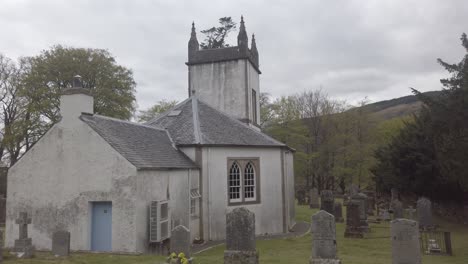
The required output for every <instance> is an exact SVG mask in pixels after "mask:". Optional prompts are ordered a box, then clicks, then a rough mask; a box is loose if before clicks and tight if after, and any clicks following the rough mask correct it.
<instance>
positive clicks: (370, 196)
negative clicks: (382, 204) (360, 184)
mask: <svg viewBox="0 0 468 264" xmlns="http://www.w3.org/2000/svg"><path fill="white" fill-rule="evenodd" d="M364 194H365V195H367V215H374V209H375V193H374V192H365V193H364Z"/></svg>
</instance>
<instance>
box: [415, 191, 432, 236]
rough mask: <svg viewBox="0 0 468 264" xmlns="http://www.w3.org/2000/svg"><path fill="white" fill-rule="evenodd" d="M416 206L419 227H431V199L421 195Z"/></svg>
mask: <svg viewBox="0 0 468 264" xmlns="http://www.w3.org/2000/svg"><path fill="white" fill-rule="evenodd" d="M416 208H417V212H418V222H419V227H420V228H422V229H426V228H431V227H432V226H433V225H434V224H433V222H432V207H431V201H429V199H427V198H425V197H421V198H420V199H419V200H418V201H417V203H416Z"/></svg>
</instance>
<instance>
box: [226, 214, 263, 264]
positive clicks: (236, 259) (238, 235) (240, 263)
mask: <svg viewBox="0 0 468 264" xmlns="http://www.w3.org/2000/svg"><path fill="white" fill-rule="evenodd" d="M224 263H225V264H258V253H257V250H256V247H255V214H254V213H252V212H250V211H249V210H247V209H246V208H244V207H240V208H236V209H234V210H232V211H231V212H229V213H228V214H227V215H226V250H225V251H224Z"/></svg>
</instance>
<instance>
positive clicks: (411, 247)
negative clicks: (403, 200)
mask: <svg viewBox="0 0 468 264" xmlns="http://www.w3.org/2000/svg"><path fill="white" fill-rule="evenodd" d="M391 238H392V264H406V263H409V264H421V251H420V250H421V249H420V246H419V228H418V223H417V222H416V221H413V220H408V219H396V220H393V221H392V222H391Z"/></svg>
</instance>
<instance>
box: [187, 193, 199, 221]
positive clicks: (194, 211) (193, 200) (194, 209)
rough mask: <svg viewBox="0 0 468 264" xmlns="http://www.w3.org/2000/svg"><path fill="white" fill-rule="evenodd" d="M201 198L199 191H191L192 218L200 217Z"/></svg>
mask: <svg viewBox="0 0 468 264" xmlns="http://www.w3.org/2000/svg"><path fill="white" fill-rule="evenodd" d="M200 197H201V195H200V192H199V191H198V189H192V190H190V215H191V216H192V217H196V216H198V203H199V200H200Z"/></svg>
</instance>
